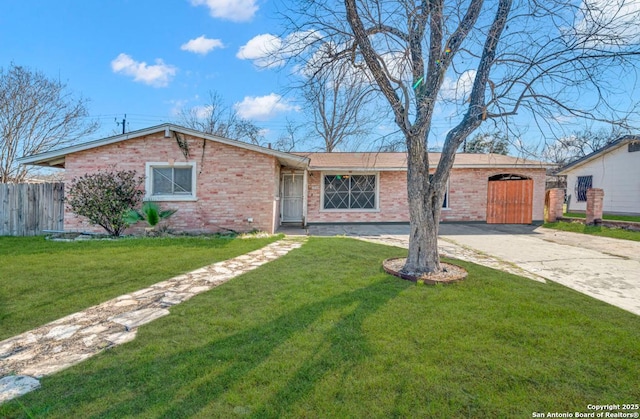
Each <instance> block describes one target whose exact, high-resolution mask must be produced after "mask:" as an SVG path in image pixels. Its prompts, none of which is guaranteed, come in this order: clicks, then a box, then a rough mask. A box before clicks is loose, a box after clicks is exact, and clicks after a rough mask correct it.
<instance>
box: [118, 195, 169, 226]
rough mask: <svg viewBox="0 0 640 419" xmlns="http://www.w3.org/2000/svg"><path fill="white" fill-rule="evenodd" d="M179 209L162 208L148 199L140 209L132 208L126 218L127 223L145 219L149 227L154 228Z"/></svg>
mask: <svg viewBox="0 0 640 419" xmlns="http://www.w3.org/2000/svg"><path fill="white" fill-rule="evenodd" d="M177 211H178V210H177V209H168V210H161V209H160V207H159V206H158V204H156V203H155V202H151V201H147V202H145V203H144V205H142V209H141V210H140V211H138V210H130V211H129V212H128V213H127V214H126V215H125V218H124V219H125V221H126V222H127V224H135V223H137V222H138V221H143V220H144V221H146V222H147V224H148V225H149V227H151V228H154V227H155V226H156V225H157V224H158V223H159V222H160V221H162V220H165V219H167V218H169V217H171V216H172V215H173V214H175V213H176V212H177Z"/></svg>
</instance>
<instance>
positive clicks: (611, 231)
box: [543, 221, 640, 241]
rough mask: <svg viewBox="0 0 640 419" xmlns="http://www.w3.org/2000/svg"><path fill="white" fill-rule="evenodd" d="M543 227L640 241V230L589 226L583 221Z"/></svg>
mask: <svg viewBox="0 0 640 419" xmlns="http://www.w3.org/2000/svg"><path fill="white" fill-rule="evenodd" d="M543 227H546V228H553V229H555V230H562V231H571V232H573V233H582V234H591V235H594V236H602V237H611V238H613V239H623V240H633V241H640V231H632V230H624V229H622V228H609V227H602V226H588V225H584V224H582V223H578V222H576V223H567V222H564V221H558V222H555V223H544V224H543Z"/></svg>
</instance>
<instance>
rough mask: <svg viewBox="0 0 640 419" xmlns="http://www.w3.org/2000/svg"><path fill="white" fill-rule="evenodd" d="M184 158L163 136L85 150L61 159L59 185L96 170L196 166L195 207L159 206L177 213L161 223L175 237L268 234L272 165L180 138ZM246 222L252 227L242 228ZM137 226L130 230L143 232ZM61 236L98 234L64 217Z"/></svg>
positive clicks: (273, 191) (79, 221)
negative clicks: (185, 147)
mask: <svg viewBox="0 0 640 419" xmlns="http://www.w3.org/2000/svg"><path fill="white" fill-rule="evenodd" d="M185 138H186V139H187V141H188V144H189V151H190V156H189V158H188V159H186V158H185V157H184V155H183V153H182V150H181V149H180V148H179V147H178V145H177V143H176V140H175V139H174V138H164V132H159V133H157V134H151V135H148V136H146V137H141V138H136V139H132V140H129V141H122V142H120V143H116V144H111V145H106V146H103V147H98V148H95V149H92V150H86V151H82V152H78V153H74V154H70V155H68V156H67V157H66V171H65V178H66V179H65V181H66V182H65V183H66V185H67V187H68V186H69V184H70V181H71V179H73V178H75V177H79V176H82V175H84V174H86V173H91V172H95V171H98V170H105V169H108V170H113V169H115V170H135V171H136V172H137V173H138V175H139V176H144V175H145V163H146V162H166V161H169V160H170V159H174V160H175V161H176V162H184V161H192V162H195V163H196V195H197V198H198V199H197V201H189V202H180V201H176V202H165V201H163V202H160V206H161V208H177V209H178V212H177V213H176V214H174V215H173V217H171V218H170V219H169V220H166V221H164V222H163V223H166V224H167V225H168V226H169V227H170V228H172V229H174V230H176V231H188V232H217V231H221V230H224V229H233V230H236V231H248V230H252V229H260V230H264V231H268V232H272V231H273V227H274V219H275V215H274V213H273V211H274V201H275V194H276V193H277V190H278V187H277V178H278V175H277V167H278V164H277V161H276V159H275V158H273V157H271V156H266V155H264V154H261V153H257V152H254V151H250V150H244V149H241V148H238V147H233V146H228V145H225V144H220V143H217V142H213V141H206V146H205V147H204V154H203V141H204V140H203V139H202V138H197V137H190V136H185ZM249 217H252V218H253V223H249V222H247V218H249ZM142 224H143V223H140V227H137V228H136V229H130V231H134V230H140V229H142V228H143V225H142ZM64 226H65V229H66V230H88V231H96V232H100V231H103V230H102V229H101V228H100V227H95V226H92V225H90V224H89V223H88V221H87V220H86V219H85V218H84V217H78V216H76V215H75V214H73V213H71V212H70V211H69V210H68V209H67V210H66V211H65V220H64Z"/></svg>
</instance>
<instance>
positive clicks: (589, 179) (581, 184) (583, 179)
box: [575, 176, 593, 202]
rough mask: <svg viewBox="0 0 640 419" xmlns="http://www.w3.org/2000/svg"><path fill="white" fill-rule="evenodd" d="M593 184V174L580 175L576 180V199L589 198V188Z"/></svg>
mask: <svg viewBox="0 0 640 419" xmlns="http://www.w3.org/2000/svg"><path fill="white" fill-rule="evenodd" d="M592 184H593V176H578V180H577V181H576V188H575V190H576V199H577V200H578V202H584V201H586V200H587V190H588V189H591V187H592Z"/></svg>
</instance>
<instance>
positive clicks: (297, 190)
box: [280, 173, 304, 223]
mask: <svg viewBox="0 0 640 419" xmlns="http://www.w3.org/2000/svg"><path fill="white" fill-rule="evenodd" d="M280 187H281V188H282V193H281V214H282V222H283V223H300V222H302V198H303V194H304V175H303V174H302V173H283V174H282V183H281V184H280Z"/></svg>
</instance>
